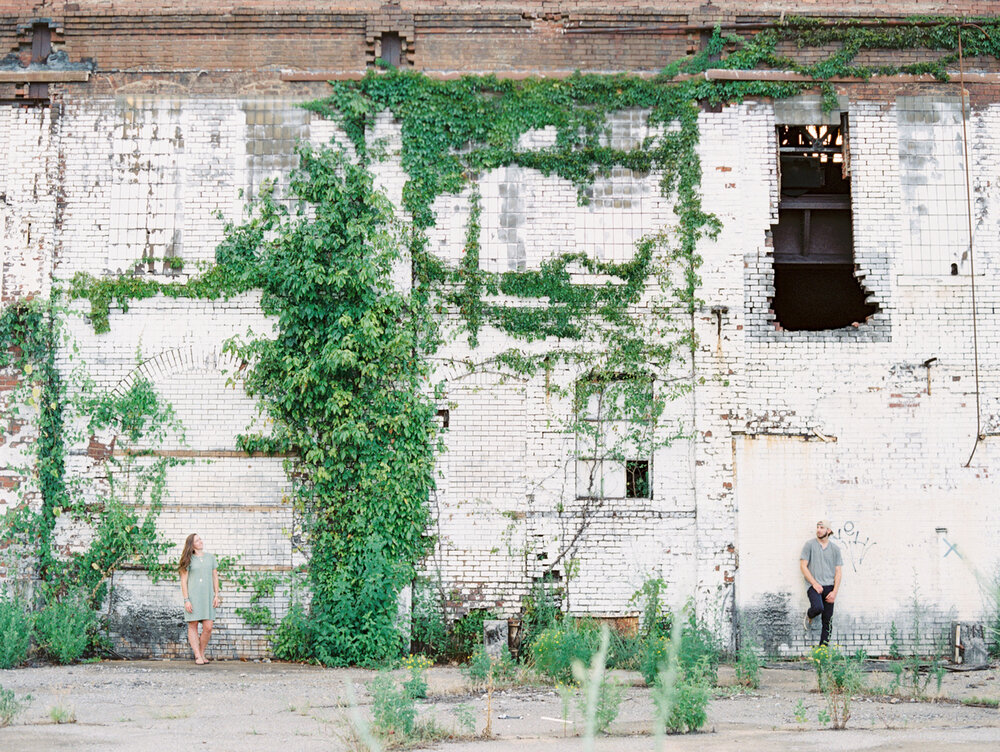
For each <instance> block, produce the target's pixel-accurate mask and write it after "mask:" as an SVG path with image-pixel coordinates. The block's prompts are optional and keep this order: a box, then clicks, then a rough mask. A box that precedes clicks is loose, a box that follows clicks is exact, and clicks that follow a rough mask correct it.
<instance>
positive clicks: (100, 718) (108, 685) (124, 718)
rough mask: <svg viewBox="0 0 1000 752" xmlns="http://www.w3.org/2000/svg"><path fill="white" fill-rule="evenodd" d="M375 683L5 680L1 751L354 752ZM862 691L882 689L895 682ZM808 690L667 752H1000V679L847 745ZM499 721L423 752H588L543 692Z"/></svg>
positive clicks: (176, 673) (723, 700)
mask: <svg viewBox="0 0 1000 752" xmlns="http://www.w3.org/2000/svg"><path fill="white" fill-rule="evenodd" d="M615 673H616V674H618V676H619V678H621V679H622V680H623V681H625V682H626V683H636V684H637V683H641V680H639V679H638V675H637V674H632V673H627V672H615ZM373 676H374V674H373V673H372V672H370V671H364V670H360V669H321V668H316V667H312V666H298V665H291V664H282V663H243V662H238V661H228V662H223V661H217V662H213V663H211V664H209V665H208V666H204V667H200V666H195V665H193V664H192V663H189V662H179V661H155V662H154V661H130V662H121V661H108V662H103V663H96V664H87V665H78V666H69V667H57V666H43V667H36V668H24V669H17V670H12V671H0V686H3V687H4V688H7V689H13V690H15V692H17V693H18V694H26V693H30V694H31V695H32V696H33V698H34V699H33V701H32V703H31V705H30V706H29V707H28V709H27V710H26V711H25V712H24V713H22V714H21V715H20V716H18V718H17V719H16V720H15V721H14V724H13V725H12V726H9V727H7V728H3V729H0V750H3V752H56V751H58V750H73V751H74V752H89V751H90V750H94V751H97V750H100V751H101V752H105V751H107V750H129V751H130V752H162V749H163V748H164V745H165V744H171V745H174V744H183V745H184V746H186V747H188V748H193V749H198V748H201V749H211V750H213V751H216V752H217V751H223V752H224V751H227V750H231V751H233V752H245V751H250V752H256V751H257V750H260V751H262V752H263V751H264V750H268V751H269V750H275V749H279V748H280V749H288V750H295V751H297V750H303V751H306V752H309V751H311V750H325V751H326V750H355V749H358V747H357V746H356V745H355V744H354V743H353V742H352V740H351V738H352V734H351V732H350V724H349V721H348V714H349V712H350V701H349V698H350V697H351V695H352V694H353V695H354V696H356V697H357V700H358V703H359V704H360V707H361V710H362V712H363V713H366V714H367V713H370V700H369V698H368V695H367V693H366V691H365V687H366V685H367V684H368V682H369V681H370V680H371V679H372V677H373ZM870 677H871V679H870V681H871V682H872V683H879V684H882V685H885V684H887V683H888V678H889V676H888V675H887V674H877V673H876V674H872V675H870ZM720 680H721V681H722V683H725V682H726V681H728V680H731V670H727V669H726V668H725V667H723V669H722V671H721V672H720ZM428 685H429V694H430V699H429V700H428V701H426V702H423V703H421V705H420V714H421V718H424V719H428V718H432V717H433V718H434V719H435V720H436V721H437V723H438V725H440V726H442V727H445V728H453V729H456V730H457V729H458V728H459V724H458V721H457V720H456V712H457V713H461V712H462V710H459V708H463V709H464V710H466V711H471V712H472V714H473V715H474V716H475V718H476V719H477V731H481V730H482V727H483V724H484V720H485V705H486V698H485V696H484V695H482V694H481V693H473V692H470V689H469V687H468V685H467V684H466V682H465V680H464V679H463V677H462V675H461V673H460V672H459V671H458V670H457V669H454V668H435V669H432V670H430V671H429V672H428ZM814 688H815V678H814V675H813V673H812V672H811V671H809V670H802V665H801V664H789V665H788V666H783V667H780V668H771V669H764V670H763V671H762V679H761V687H760V689H759V690H757V691H754V692H748V693H733V694H730V695H724V694H723V695H720V696H718V697H716V698H715V699H713V700H712V702H711V705H710V707H709V720H708V724H707V725H706V727H705V730H704V731H703V732H701V733H698V734H689V735H684V736H679V735H675V736H669V737H667V738H666V739H665V740H664V742H663V746H662V749H665V750H706V749H707V750H740V751H741V752H743V751H749V752H755V751H757V750H760V751H763V750H774V749H782V750H800V749H801V750H806V749H809V750H813V749H817V748H823V749H825V750H903V749H917V748H919V749H921V750H930V751H931V752H934V751H935V750H952V749H954V750H958V749H959V748H961V749H962V752H978V751H979V750H983V752H985V751H986V750H991V751H992V750H998V749H1000V711H998V710H996V709H993V708H981V707H969V706H966V705H963V704H961V702H960V701H961V700H962V699H965V698H970V697H979V698H987V699H993V700H997V699H1000V669H997V668H991V669H987V670H984V671H974V672H968V673H949V674H948V675H947V676H945V678H944V684H943V685H942V692H941V698H942V699H941V700H940V701H936V702H909V701H899V700H896V701H890V700H888V699H881V698H880V699H874V698H857V699H856V700H855V702H854V703H853V714H852V717H851V720H850V723H849V724H848V729H847V730H845V731H832V730H827V729H823V728H821V726H820V724H819V723H818V721H817V714H818V712H819V710H820V709H821V708H822V707H823V698H822V697H821V696H820V695H818V694H817V693H816V692H815V691H814ZM931 689H932V690H933V682H932V686H931ZM56 706H61V707H64V708H67V709H69V710H71V711H72V712H73V713H74V714H75V716H76V722H75V723H72V724H55V723H53V722H52V721H51V718H50V710H51V709H52V708H53V707H56ZM493 712H494V720H493V732H494V735H495V736H494V738H493V739H492V740H489V741H486V740H481V739H472V738H460V739H455V740H450V741H444V742H439V743H437V744H434V745H430V746H429V747H422V748H421V749H444V750H447V752H473V751H475V752H494V751H495V752H499V751H500V750H511V749H516V750H518V752H536V751H538V752H541V751H545V752H547V751H549V750H581V749H583V742H582V740H581V739H580V738H579V737H577V736H574V734H575V730H576V728H577V724H573V723H570V724H564V723H563V721H562V720H561V719H562V714H563V710H562V701H561V699H560V697H559V696H558V694H557V693H556V692H555V691H554V690H553V689H552V688H550V687H543V686H534V687H517V688H513V689H508V690H504V691H499V692H497V693H496V694H495V695H494V698H493ZM651 718H652V705H651V703H650V700H649V693H648V690H646V689H645V688H644V687H641V686H630V687H629V688H628V690H627V691H626V695H625V699H624V702H623V703H622V708H621V713H620V715H619V717H618V720H617V721H616V722H615V724H614V726H613V727H612V731H613V735H612V736H609V737H605V738H602V739H600V740H598V744H597V746H596V748H597V750H601V751H602V752H613V751H618V750H621V751H622V752H624V751H625V750H628V752H632V751H633V750H655V749H658V746H657V742H656V740H655V739H654V738H652V737H651V736H649V730H650V720H651ZM803 718H804V720H803Z"/></svg>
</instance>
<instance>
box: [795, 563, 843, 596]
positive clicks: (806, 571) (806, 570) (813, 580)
mask: <svg viewBox="0 0 1000 752" xmlns="http://www.w3.org/2000/svg"><path fill="white" fill-rule="evenodd" d="M799 569H801V570H802V576H803V577H805V578H806V581H807V582H808V583H809V584H810V585H812V586H813V590H815V591H816V592H817V593H822V592H823V587H822V586H821V585H820V584H819V583H818V582H816V578H815V577H813V576H812V572H810V571H809V562H807V561H806V560H805V559H799ZM837 582H840V567H837Z"/></svg>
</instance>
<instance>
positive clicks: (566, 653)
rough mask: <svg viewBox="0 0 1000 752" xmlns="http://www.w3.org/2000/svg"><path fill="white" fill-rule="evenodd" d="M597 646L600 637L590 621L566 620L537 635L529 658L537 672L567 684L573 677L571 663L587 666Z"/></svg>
mask: <svg viewBox="0 0 1000 752" xmlns="http://www.w3.org/2000/svg"><path fill="white" fill-rule="evenodd" d="M599 643H600V634H599V632H598V630H597V627H596V625H595V624H594V623H593V622H592V621H588V620H582V619H580V620H578V619H566V620H564V621H562V622H560V623H559V624H557V625H555V626H553V627H549V628H548V629H546V630H545V631H544V632H542V633H541V634H540V635H538V638H537V639H536V640H535V641H534V643H533V644H532V646H531V658H532V660H533V661H534V664H535V668H536V669H537V670H538V671H539V672H540V673H542V674H544V675H545V676H548V677H549V678H551V679H554V680H555V681H559V682H568V681H570V680H571V679H572V678H573V661H580V662H581V663H583V664H584V665H587V664H588V663H590V658H591V656H593V655H594V653H596V652H597V648H598V645H599Z"/></svg>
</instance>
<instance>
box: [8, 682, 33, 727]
mask: <svg viewBox="0 0 1000 752" xmlns="http://www.w3.org/2000/svg"><path fill="white" fill-rule="evenodd" d="M30 702H31V695H23V696H22V697H18V696H17V695H16V694H14V690H13V689H4V688H3V687H2V686H0V728H3V727H5V726H9V725H10V722H11V721H13V720H14V719H15V718H17V716H19V715H20V714H21V713H22V712H23V711H24V709H25V708H26V707H28V704H29V703H30Z"/></svg>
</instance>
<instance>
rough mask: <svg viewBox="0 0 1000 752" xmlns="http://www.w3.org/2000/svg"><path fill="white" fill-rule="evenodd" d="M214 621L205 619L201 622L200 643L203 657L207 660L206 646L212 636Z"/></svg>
mask: <svg viewBox="0 0 1000 752" xmlns="http://www.w3.org/2000/svg"><path fill="white" fill-rule="evenodd" d="M213 624H214V622H213V621H212V620H211V619H205V620H204V621H203V622H202V623H201V642H200V643H198V644H199V646H200V647H201V659H202V660H203V661H207V660H208V658H206V657H205V648H207V647H208V641H209V639H211V637H212V625H213Z"/></svg>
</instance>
